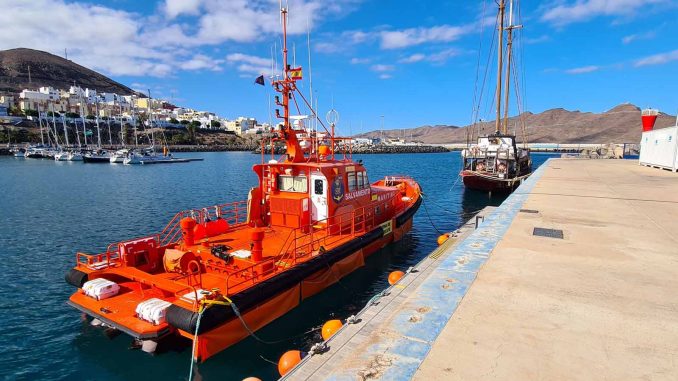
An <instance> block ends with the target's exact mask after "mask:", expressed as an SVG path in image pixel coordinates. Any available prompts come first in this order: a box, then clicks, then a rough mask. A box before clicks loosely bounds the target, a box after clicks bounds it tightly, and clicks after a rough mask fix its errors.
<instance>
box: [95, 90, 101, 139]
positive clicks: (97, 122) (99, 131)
mask: <svg viewBox="0 0 678 381" xmlns="http://www.w3.org/2000/svg"><path fill="white" fill-rule="evenodd" d="M94 110H95V111H94V112H95V113H96V115H94V118H95V120H96V124H97V143H98V148H101V128H99V100H98V99H96V100H95V101H94Z"/></svg>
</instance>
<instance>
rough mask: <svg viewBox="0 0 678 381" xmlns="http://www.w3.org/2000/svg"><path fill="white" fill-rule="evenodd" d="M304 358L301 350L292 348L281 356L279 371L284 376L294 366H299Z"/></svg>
mask: <svg viewBox="0 0 678 381" xmlns="http://www.w3.org/2000/svg"><path fill="white" fill-rule="evenodd" d="M302 358H304V356H303V354H302V352H301V351H297V350H292V351H287V352H285V353H283V355H282V356H280V360H278V373H280V375H281V376H284V375H285V374H287V372H289V371H290V370H292V368H294V367H295V366H297V364H299V363H300V362H301V359H302Z"/></svg>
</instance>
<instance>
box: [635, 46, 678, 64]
mask: <svg viewBox="0 0 678 381" xmlns="http://www.w3.org/2000/svg"><path fill="white" fill-rule="evenodd" d="M671 61H678V49H676V50H673V51H670V52H666V53H659V54H654V55H651V56H648V57H645V58H641V59H639V60H637V61H636V62H635V63H634V64H633V66H635V67H641V66H650V65H663V64H665V63H669V62H671Z"/></svg>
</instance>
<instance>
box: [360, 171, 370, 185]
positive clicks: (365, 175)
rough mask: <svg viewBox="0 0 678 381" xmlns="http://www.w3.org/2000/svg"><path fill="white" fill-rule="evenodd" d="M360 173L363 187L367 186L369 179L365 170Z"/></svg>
mask: <svg viewBox="0 0 678 381" xmlns="http://www.w3.org/2000/svg"><path fill="white" fill-rule="evenodd" d="M362 174H363V185H364V186H365V188H369V187H370V180H369V179H368V178H367V172H365V171H363V172H362Z"/></svg>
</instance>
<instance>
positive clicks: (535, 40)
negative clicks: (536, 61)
mask: <svg viewBox="0 0 678 381" xmlns="http://www.w3.org/2000/svg"><path fill="white" fill-rule="evenodd" d="M549 40H551V37H549V36H548V35H546V34H542V35H541V36H538V37H533V38H525V39H524V41H525V43H526V44H540V43H542V42H546V41H549Z"/></svg>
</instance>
